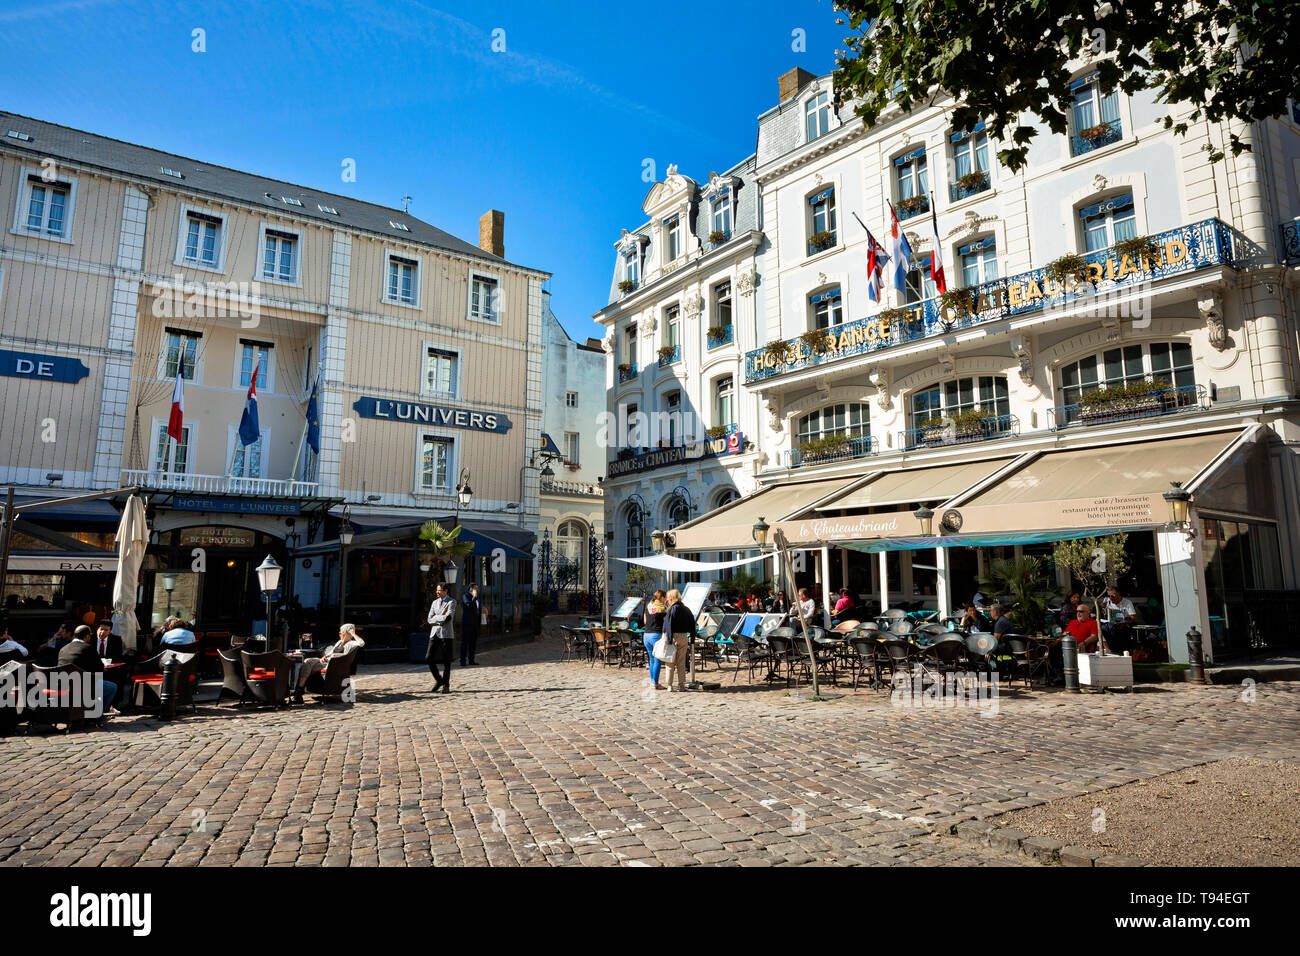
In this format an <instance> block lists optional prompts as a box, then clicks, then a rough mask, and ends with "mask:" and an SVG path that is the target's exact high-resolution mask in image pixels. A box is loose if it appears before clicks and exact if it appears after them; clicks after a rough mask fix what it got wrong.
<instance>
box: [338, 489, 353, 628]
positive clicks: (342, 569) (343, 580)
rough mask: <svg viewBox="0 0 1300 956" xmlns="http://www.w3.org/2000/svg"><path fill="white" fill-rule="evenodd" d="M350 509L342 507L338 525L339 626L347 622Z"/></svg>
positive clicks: (350, 539) (350, 538)
mask: <svg viewBox="0 0 1300 956" xmlns="http://www.w3.org/2000/svg"><path fill="white" fill-rule="evenodd" d="M351 517H352V509H351V508H350V507H348V506H346V505H345V506H344V508H343V524H341V525H339V626H340V627H342V626H343V625H344V624H346V623H347V609H348V546H349V545H351V544H352V534H353V530H352V522H351V520H349V519H350V518H351Z"/></svg>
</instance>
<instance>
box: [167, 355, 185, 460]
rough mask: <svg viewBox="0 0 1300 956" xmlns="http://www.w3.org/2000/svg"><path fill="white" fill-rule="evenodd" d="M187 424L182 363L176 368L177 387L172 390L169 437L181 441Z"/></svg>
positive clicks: (168, 426)
mask: <svg viewBox="0 0 1300 956" xmlns="http://www.w3.org/2000/svg"><path fill="white" fill-rule="evenodd" d="M184 423H185V379H184V377H183V376H182V375H181V369H180V363H177V368H176V387H175V388H174V389H172V414H171V418H169V419H167V434H168V436H169V437H171V438H174V439H176V440H177V441H180V440H181V428H182V426H183V425H184Z"/></svg>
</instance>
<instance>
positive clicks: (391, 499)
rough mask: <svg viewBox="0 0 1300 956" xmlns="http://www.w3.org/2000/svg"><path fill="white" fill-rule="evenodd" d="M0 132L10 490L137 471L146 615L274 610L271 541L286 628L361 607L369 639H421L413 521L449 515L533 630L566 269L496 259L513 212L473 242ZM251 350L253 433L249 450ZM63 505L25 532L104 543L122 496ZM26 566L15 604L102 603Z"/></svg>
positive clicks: (316, 195) (71, 141) (378, 213)
mask: <svg viewBox="0 0 1300 956" xmlns="http://www.w3.org/2000/svg"><path fill="white" fill-rule="evenodd" d="M0 127H4V131H5V135H4V136H3V137H0V202H2V203H3V215H4V217H5V218H4V220H3V222H4V223H5V224H6V226H7V227H9V228H8V229H7V233H8V234H7V235H6V236H5V237H4V243H3V247H2V248H0V336H2V338H3V341H0V348H3V349H4V350H6V351H5V352H4V353H3V356H4V358H5V361H6V362H7V363H8V365H7V366H6V369H5V374H4V376H3V377H0V399H2V400H3V402H4V404H5V407H6V408H7V409H9V412H10V414H9V416H8V421H7V422H6V427H5V429H4V439H3V447H2V448H0V452H3V454H0V483H5V484H14V485H17V486H20V488H19V490H20V493H22V494H23V495H25V496H32V497H39V496H49V495H51V494H54V493H56V492H57V493H59V494H68V493H72V492H74V491H75V490H79V489H85V490H91V489H93V490H104V489H112V488H116V487H119V486H138V487H140V488H141V489H144V490H145V491H146V492H147V493H148V494H149V499H150V512H151V517H152V522H151V526H152V528H153V529H154V532H155V538H156V540H155V541H154V543H153V544H152V545H151V548H150V561H149V565H148V570H147V571H146V575H145V579H144V582H143V583H144V585H145V594H144V607H145V609H146V610H145V613H146V615H147V617H146V618H145V621H144V622H145V623H149V622H150V620H156V619H158V618H159V617H160V616H161V615H162V614H163V613H165V611H166V608H167V607H168V606H169V605H170V606H171V607H172V609H173V610H176V609H179V610H183V611H184V612H185V613H186V614H189V615H192V616H194V617H195V618H196V619H197V620H198V621H200V623H201V624H202V625H203V626H204V627H205V628H206V629H209V630H214V631H235V632H240V633H242V632H244V631H246V630H247V629H248V628H249V627H251V626H252V625H253V622H254V620H255V619H257V618H261V617H264V616H265V614H264V612H262V613H259V609H260V608H261V606H262V604H261V602H262V596H261V595H260V594H259V593H258V592H257V582H256V576H255V575H254V574H253V573H252V572H253V568H254V566H255V565H257V564H258V563H259V562H260V561H261V560H262V558H263V557H265V555H266V554H268V553H269V554H271V555H273V556H274V557H275V558H276V559H277V560H278V562H279V563H281V564H282V565H285V566H286V567H287V568H288V571H287V577H286V578H285V580H284V581H283V582H282V585H281V594H280V595H278V596H277V597H278V598H279V599H280V603H283V604H285V605H289V604H291V603H295V602H294V599H295V598H296V603H295V614H294V616H293V619H292V623H293V627H294V628H298V627H300V626H301V627H305V628H308V629H325V630H328V628H329V627H330V626H333V623H334V621H336V619H337V618H338V616H339V614H340V613H343V614H344V615H345V616H347V617H349V618H350V619H354V620H357V621H359V622H362V623H365V624H368V625H369V626H370V627H371V628H372V629H373V634H374V636H375V637H377V638H378V639H379V640H378V641H377V642H372V644H374V646H376V647H379V646H382V645H385V644H387V645H390V646H392V647H393V648H398V647H405V643H406V635H407V632H408V631H409V630H410V628H411V626H412V625H413V624H414V623H418V622H419V621H422V619H423V609H422V608H421V605H422V604H423V602H424V600H425V594H424V593H423V592H424V589H425V587H424V586H425V583H426V582H425V581H424V580H423V579H422V576H421V572H420V570H419V566H420V564H421V563H422V558H421V556H420V553H419V549H418V546H417V545H418V542H417V540H416V537H415V531H416V530H417V529H418V526H419V524H420V523H421V522H423V521H425V520H427V519H429V518H435V519H437V520H439V521H440V522H442V523H446V524H449V525H450V524H452V523H456V522H459V523H460V524H461V525H462V526H463V527H464V528H465V529H466V530H465V532H464V534H465V536H466V537H469V538H472V539H473V542H474V545H475V552H474V554H473V555H472V556H471V557H470V559H469V560H468V561H467V562H466V565H467V566H466V567H465V568H464V569H463V573H464V574H465V575H466V577H463V578H462V581H464V580H466V579H467V578H468V577H472V578H473V579H475V580H477V581H479V583H480V584H481V585H482V586H483V587H484V589H485V593H486V594H488V595H489V596H490V601H489V603H490V606H491V613H490V618H491V620H492V621H493V623H494V626H497V627H507V628H508V627H513V626H517V623H518V621H519V620H520V617H521V614H522V613H523V612H524V611H525V610H526V605H527V598H528V592H529V590H530V589H531V577H532V568H531V558H532V544H533V537H534V535H535V532H536V529H537V515H538V478H537V475H536V474H535V473H528V472H527V471H526V470H524V471H522V472H521V468H520V466H521V465H522V464H523V463H524V462H525V461H526V460H527V458H528V455H529V453H530V452H531V451H532V450H533V449H534V448H536V447H537V445H538V442H539V441H540V435H541V412H542V394H541V341H542V283H543V282H544V280H545V279H546V278H547V277H548V276H547V274H546V273H543V272H539V271H537V270H534V269H528V268H524V267H521V266H518V265H515V264H513V263H510V262H509V261H507V260H506V259H505V258H504V217H503V215H502V214H501V213H500V212H495V211H493V212H490V213H488V214H487V215H485V216H484V217H483V221H482V222H481V223H480V243H479V244H478V245H474V244H472V243H468V242H464V241H462V240H460V239H457V238H456V237H454V236H452V235H450V234H449V233H446V232H444V231H443V230H441V229H438V228H436V227H434V226H431V225H429V224H427V223H424V222H422V221H420V220H418V219H416V218H414V217H413V216H411V215H410V214H409V213H407V212H405V211H402V210H398V209H391V208H385V207H381V206H376V205H373V204H370V203H364V202H359V201H357V200H355V199H351V198H349V197H347V196H343V195H334V194H329V193H325V192H322V191H319V190H315V189H309V188H306V187H302V186H297V185H292V184H288V183H283V182H277V181H274V180H270V179H265V178H262V177H259V176H256V175H253V174H249V173H243V172H239V171H235V170H230V169H225V168H222V167H218V166H214V165H212V164H210V163H204V162H201V161H198V160H194V159H188V158H184V157H180V156H174V155H169V154H165V153H161V152H158V151H156V150H152V149H148V148H145V147H141V146H134V145H131V144H127V143H122V142H119V141H116V140H112V139H108V138H106V137H101V136H95V135H92V134H89V133H84V132H81V131H77V130H71V129H68V128H65V127H60V126H56V125H52V124H49V123H46V122H42V121H38V120H35V119H30V118H26V117H21V116H14V115H10V114H3V115H0ZM28 368H31V369H32V370H33V371H30V372H29V371H26V370H27V369H28ZM178 369H179V371H180V374H181V378H182V381H183V391H184V406H185V414H184V432H183V434H182V436H181V439H180V440H179V441H176V440H173V439H171V438H169V437H168V436H167V423H168V418H169V414H170V410H171V404H172V393H173V388H174V384H175V380H176V375H177V371H178ZM254 369H257V402H258V409H259V419H260V436H259V438H258V440H257V441H256V442H255V443H253V444H250V445H247V446H245V445H244V444H243V443H242V442H241V441H240V440H239V439H238V437H237V432H238V428H239V423H240V419H241V415H242V414H243V411H244V406H245V402H246V399H247V393H248V391H249V386H250V381H251V377H252V374H253V371H254ZM313 397H314V403H315V408H316V413H317V414H316V419H317V423H316V425H314V426H313V427H311V428H309V427H308V422H307V413H308V409H309V407H310V406H311V403H312V401H313ZM313 445H315V446H318V447H312V446H313ZM54 475H58V476H59V477H58V478H57V479H55V478H52V477H48V478H47V476H54ZM458 488H462V489H469V491H470V492H471V493H470V494H466V495H464V496H460V497H458V495H457V489H458ZM51 489H55V491H52V490H51ZM461 498H463V499H464V503H462V501H461ZM57 511H58V509H54V510H51V511H49V512H42V515H43V518H44V519H47V520H43V522H42V525H43V526H44V532H45V535H44V537H43V538H41V539H40V540H39V541H38V540H37V539H35V538H32V539H31V540H28V541H26V542H25V543H26V544H28V545H30V546H31V547H30V549H29V550H32V551H36V550H41V549H42V542H43V543H44V544H45V545H48V546H50V549H51V550H57V547H58V546H63V547H64V550H65V551H67V550H68V548H70V547H72V546H71V545H70V544H69V542H68V541H66V540H61V539H60V538H58V537H57V536H52V535H51V534H50V532H51V530H52V529H55V528H57V527H59V526H60V521H62V526H63V527H64V530H65V531H67V530H72V531H75V532H77V533H83V537H85V536H86V535H89V534H91V533H92V532H93V533H94V534H95V535H99V537H95V538H93V541H94V543H95V544H97V545H102V544H104V539H103V537H102V534H103V532H104V531H105V530H111V527H110V526H111V522H112V520H113V514H114V513H115V511H114V510H113V509H112V508H111V506H108V505H105V506H103V507H82V508H80V509H79V511H78V510H77V509H74V511H76V514H74V513H73V512H72V511H69V512H67V513H66V514H65V515H64V516H62V518H61V517H60V516H59V515H58V514H57ZM345 519H346V522H347V524H348V525H349V526H350V528H351V531H352V533H353V534H354V535H355V537H354V539H353V541H352V544H351V546H350V547H348V548H346V549H344V548H341V547H340V542H339V531H340V527H341V525H342V524H343V522H344V520H345ZM22 523H23V524H27V523H30V522H26V521H24V522H22ZM38 530H39V529H38ZM64 537H66V535H64ZM199 552H201V555H200V553H199ZM343 554H346V556H347V564H348V569H347V575H346V577H347V595H346V597H345V598H344V599H343V600H340V594H339V591H340V586H341V585H342V578H343V575H342V574H340V571H341V568H340V557H341V556H342V555H343ZM29 563H30V562H29ZM38 563H39V562H38ZM110 583H111V582H110ZM167 586H170V590H167ZM24 587H26V588H27V589H28V592H29V593H26V594H25V595H24V596H22V597H20V598H19V603H20V604H21V605H22V607H23V608H25V607H26V605H27V603H28V602H27V600H26V597H32V598H33V599H34V598H35V596H36V592H41V593H42V594H43V595H44V600H45V601H46V602H47V603H48V604H50V605H53V604H60V606H63V605H67V604H69V603H72V602H70V601H69V598H68V595H69V594H72V593H74V592H75V596H76V597H77V601H76V602H75V603H77V604H78V605H80V604H86V605H102V604H103V603H104V602H103V601H102V600H101V599H102V597H103V588H102V581H100V580H98V579H96V580H93V581H91V580H87V581H85V582H80V583H77V582H73V583H71V584H70V583H69V582H68V581H67V580H64V581H61V582H53V581H47V582H44V583H41V582H40V581H37V580H35V579H33V580H32V581H31V582H30V583H29V584H25V585H24ZM56 592H57V593H56ZM11 603H12V602H11ZM296 604H301V605H302V607H303V609H304V610H303V612H302V613H301V614H298V613H297V608H296ZM280 620H287V616H286V615H281V616H280ZM278 623H280V621H277V624H278Z"/></svg>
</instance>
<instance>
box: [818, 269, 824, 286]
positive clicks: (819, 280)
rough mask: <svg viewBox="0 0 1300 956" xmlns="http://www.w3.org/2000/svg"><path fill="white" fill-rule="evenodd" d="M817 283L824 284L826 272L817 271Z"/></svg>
mask: <svg viewBox="0 0 1300 956" xmlns="http://www.w3.org/2000/svg"><path fill="white" fill-rule="evenodd" d="M817 284H818V285H825V284H826V273H824V272H819V273H817Z"/></svg>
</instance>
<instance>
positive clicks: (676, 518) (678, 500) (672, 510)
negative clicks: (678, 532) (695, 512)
mask: <svg viewBox="0 0 1300 956" xmlns="http://www.w3.org/2000/svg"><path fill="white" fill-rule="evenodd" d="M690 520H691V506H690V504H688V503H687V501H686V499H684V498H682V497H681V496H680V495H674V496H673V499H672V501H670V502H668V527H669V529H672V528H676V527H677V526H679V525H684V524H686V522H688V521H690Z"/></svg>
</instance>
